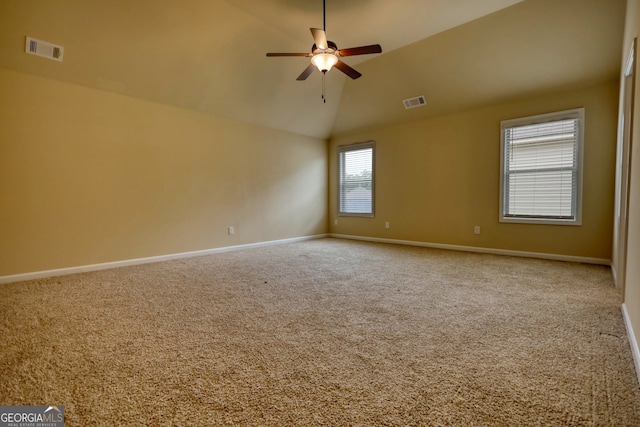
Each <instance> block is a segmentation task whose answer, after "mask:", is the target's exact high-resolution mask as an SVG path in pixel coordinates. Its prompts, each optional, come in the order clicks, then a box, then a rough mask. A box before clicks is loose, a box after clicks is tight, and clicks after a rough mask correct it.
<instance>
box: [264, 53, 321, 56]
mask: <svg viewBox="0 0 640 427" xmlns="http://www.w3.org/2000/svg"><path fill="white" fill-rule="evenodd" d="M267 56H313V55H312V54H310V53H267Z"/></svg>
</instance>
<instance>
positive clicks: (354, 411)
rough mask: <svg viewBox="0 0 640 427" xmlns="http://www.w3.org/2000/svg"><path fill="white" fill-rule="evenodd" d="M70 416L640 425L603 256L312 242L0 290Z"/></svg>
mask: <svg viewBox="0 0 640 427" xmlns="http://www.w3.org/2000/svg"><path fill="white" fill-rule="evenodd" d="M0 332H1V340H2V346H0V373H1V375H0V404H1V405H64V407H65V415H66V426H67V427H73V426H83V427H84V426H144V425H148V426H210V425H229V426H231V425H238V426H288V425H291V426H312V425H318V426H640V389H639V387H638V381H637V377H636V373H635V371H634V366H633V360H632V356H631V351H630V348H629V343H628V341H627V337H626V332H625V329H624V325H623V320H622V316H621V312H620V293H619V291H617V290H616V289H614V288H613V286H612V280H611V273H610V270H609V268H606V267H601V266H593V265H582V264H574V263H564V262H555V261H544V260H533V259H522V258H511V257H503V256H495V255H482V254H472V253H461V252H452V251H443V250H434V249H427V248H417V247H406V246H397V245H386V244H375V243H366V242H356V241H347V240H338V239H321V240H312V241H305V242H299V243H292V244H284V245H278V246H270V247H264V248H258V249H250V250H243V251H238V252H228V253H222V254H217V255H212V256H205V257H198V258H189V259H183V260H177V261H171V262H165V263H158V264H148V265H142V266H135V267H127V268H121V269H114V270H105V271H99V272H93V273H85V274H78V275H73V276H66V277H57V278H51V279H43V280H35V281H30V282H22V283H13V284H7V285H2V286H0Z"/></svg>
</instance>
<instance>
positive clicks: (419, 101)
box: [402, 95, 427, 109]
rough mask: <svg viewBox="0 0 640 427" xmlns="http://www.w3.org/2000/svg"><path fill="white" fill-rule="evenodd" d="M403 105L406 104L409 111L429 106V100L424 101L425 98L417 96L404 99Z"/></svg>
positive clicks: (405, 106)
mask: <svg viewBox="0 0 640 427" xmlns="http://www.w3.org/2000/svg"><path fill="white" fill-rule="evenodd" d="M402 103H403V104H404V108H406V109H409V108H415V107H422V106H423V105H427V100H426V99H424V96H422V95H420V96H416V97H415V98H409V99H404V100H403V101H402Z"/></svg>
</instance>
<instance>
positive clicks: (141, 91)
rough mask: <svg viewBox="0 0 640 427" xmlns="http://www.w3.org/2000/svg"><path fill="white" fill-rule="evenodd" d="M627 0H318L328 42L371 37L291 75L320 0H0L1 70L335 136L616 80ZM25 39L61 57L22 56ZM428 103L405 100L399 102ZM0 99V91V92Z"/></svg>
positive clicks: (344, 43)
mask: <svg viewBox="0 0 640 427" xmlns="http://www.w3.org/2000/svg"><path fill="white" fill-rule="evenodd" d="M625 3H626V2H625V0H606V1H605V0H525V1H522V0H394V1H388V0H327V6H326V9H327V18H326V25H327V35H328V38H329V39H330V40H333V41H335V42H336V43H337V44H338V47H339V48H345V47H353V46H361V45H368V44H374V43H379V44H380V45H381V46H382V49H383V53H382V54H379V55H366V56H357V57H347V58H345V59H344V61H345V62H346V63H348V64H349V65H351V66H352V67H354V68H356V69H357V70H358V71H360V72H361V73H362V74H363V76H362V77H361V78H359V79H357V80H351V79H349V78H347V77H346V76H344V75H343V74H342V73H341V72H340V71H338V70H331V71H330V72H329V73H327V75H326V77H325V81H324V85H325V88H326V98H327V102H326V103H323V102H322V99H321V93H322V84H323V83H322V74H321V73H319V72H315V73H313V74H312V75H311V76H310V77H309V78H308V79H307V80H306V81H296V77H297V76H298V75H299V74H300V73H301V72H302V70H304V68H305V67H306V66H307V65H308V58H303V57H291V58H289V57H286V58H268V57H266V56H265V53H266V52H307V51H309V50H310V48H311V45H312V44H313V39H312V37H311V33H310V32H309V28H310V27H318V28H321V27H322V26H323V20H322V1H321V0H261V1H256V0H101V1H100V0H95V1H87V0H56V1H51V0H29V1H19V0H3V1H1V2H0V67H4V68H8V69H13V70H18V71H22V72H26V73H30V74H34V75H38V76H42V77H46V78H51V79H56V80H60V81H64V82H69V83H73V84H79V85H84V86H87V87H91V88H95V89H100V90H105V91H111V92H116V93H120V94H123V95H127V96H132V97H137V98H142V99H146V100H149V101H153V102H159V103H164V104H169V105H174V106H178V107H183V108H188V109H193V110H197V111H202V112H206V113H211V114H215V115H220V116H224V117H228V118H231V119H235V120H240V121H244V122H249V123H255V124H258V125H263V126H269V127H273V128H277V129H283V130H286V131H290V132H295V133H300V134H304V135H310V136H314V137H319V138H329V137H330V136H331V135H334V134H337V133H344V132H349V131H352V130H356V129H361V128H367V127H373V126H381V125H388V124H392V123H399V122H403V121H411V120H417V119H421V118H424V117H427V116H431V115H436V114H443V113H447V112H451V111H455V110H460V109H467V108H473V107H476V106H480V105H483V104H488V103H495V102H505V101H509V100H513V99H518V98H519V97H525V96H531V94H536V93H540V92H545V91H554V90H558V89H565V88H571V87H577V86H580V85H585V84H591V83H597V82H600V81H605V80H607V79H615V78H616V77H617V75H618V73H619V69H620V58H621V40H622V31H623V25H624V11H625ZM25 36H31V37H34V38H37V39H40V40H45V41H49V42H52V43H55V44H59V45H62V46H64V49H65V50H64V60H63V61H62V62H57V61H51V60H47V59H43V58H39V57H37V56H33V55H27V54H25ZM418 95H424V96H425V97H426V99H427V105H426V106H425V107H421V108H415V109H411V110H405V109H404V107H403V104H402V100H403V99H405V98H410V97H414V96H418ZM0 96H2V94H0Z"/></svg>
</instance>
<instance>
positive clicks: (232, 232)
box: [229, 227, 236, 235]
mask: <svg viewBox="0 0 640 427" xmlns="http://www.w3.org/2000/svg"><path fill="white" fill-rule="evenodd" d="M235 232H236V229H235V227H229V235H232V234H235Z"/></svg>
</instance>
